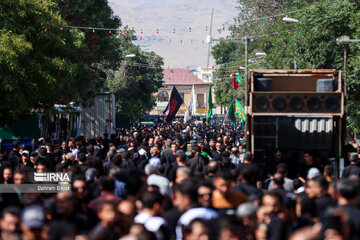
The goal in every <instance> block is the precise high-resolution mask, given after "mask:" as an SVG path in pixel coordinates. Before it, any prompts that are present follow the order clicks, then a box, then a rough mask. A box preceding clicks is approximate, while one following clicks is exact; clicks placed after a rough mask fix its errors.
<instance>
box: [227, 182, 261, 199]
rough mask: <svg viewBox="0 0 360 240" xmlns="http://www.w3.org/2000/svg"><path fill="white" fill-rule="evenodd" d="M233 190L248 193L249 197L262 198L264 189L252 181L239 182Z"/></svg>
mask: <svg viewBox="0 0 360 240" xmlns="http://www.w3.org/2000/svg"><path fill="white" fill-rule="evenodd" d="M233 190H235V191H239V192H242V193H244V194H246V195H247V196H248V197H249V198H256V199H261V197H262V191H261V190H260V189H258V188H256V187H255V186H254V185H251V184H250V183H247V182H244V183H238V184H237V185H236V186H235V187H233Z"/></svg>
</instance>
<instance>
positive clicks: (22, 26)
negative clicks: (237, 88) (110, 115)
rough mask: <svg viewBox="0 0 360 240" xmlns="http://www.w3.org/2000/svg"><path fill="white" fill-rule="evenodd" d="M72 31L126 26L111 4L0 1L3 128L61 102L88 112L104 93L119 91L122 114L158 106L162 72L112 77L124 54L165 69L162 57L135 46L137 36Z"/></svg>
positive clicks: (131, 71) (104, 0)
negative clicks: (102, 92) (92, 27)
mask: <svg viewBox="0 0 360 240" xmlns="http://www.w3.org/2000/svg"><path fill="white" fill-rule="evenodd" d="M54 1H55V2H54ZM68 26H82V27H83V26H94V27H97V28H99V27H100V28H101V27H102V28H112V29H118V28H120V26H121V21H120V18H119V17H116V16H114V15H113V12H112V10H111V8H110V6H109V5H108V1H107V0H77V1H73V0H53V1H52V0H41V1H39V0H2V1H1V2H0V29H1V30H0V84H1V86H2V87H1V88H0V100H1V102H2V103H3V104H1V106H0V126H2V125H6V124H8V123H11V122H14V121H18V120H20V119H22V118H23V117H25V116H27V115H28V114H29V113H30V112H31V110H32V109H44V110H46V109H50V108H52V107H53V105H54V104H56V103H58V104H64V105H67V104H69V103H70V102H75V104H76V105H83V106H87V105H88V104H89V103H90V102H91V101H89V100H91V99H92V98H93V97H94V96H95V95H96V93H97V92H101V91H112V92H114V93H115V95H116V98H117V99H118V102H117V105H118V107H119V113H120V114H122V115H124V116H129V117H135V116H137V115H138V114H141V113H143V112H144V111H147V110H149V109H150V108H151V107H152V106H153V104H154V102H155V101H154V99H153V97H152V94H153V93H154V92H156V91H157V89H158V88H159V87H160V86H161V79H162V71H161V70H160V69H159V70H153V69H150V70H147V69H144V68H142V69H139V70H137V69H136V70H134V69H128V70H126V74H125V76H126V77H116V78H114V73H115V72H116V70H118V69H119V67H120V62H121V61H123V56H124V55H125V54H124V52H131V53H136V55H137V58H136V59H133V61H137V62H140V63H147V64H152V65H156V66H161V65H162V64H163V62H162V59H161V58H160V57H158V56H157V55H155V54H154V53H144V52H142V51H141V50H140V49H139V48H138V47H136V46H135V45H134V44H133V43H132V41H133V40H134V39H135V37H129V36H125V34H124V33H122V34H121V37H117V36H116V34H115V33H112V34H109V32H107V31H96V32H95V33H93V32H92V30H91V29H90V30H88V29H77V28H71V27H68ZM61 28H62V29H63V30H61ZM124 31H127V32H128V33H132V31H130V30H129V29H128V28H125V30H124ZM117 81H118V82H117ZM117 83H119V84H117ZM122 86H124V88H122Z"/></svg>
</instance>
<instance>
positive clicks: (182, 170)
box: [176, 167, 191, 176]
mask: <svg viewBox="0 0 360 240" xmlns="http://www.w3.org/2000/svg"><path fill="white" fill-rule="evenodd" d="M176 173H178V174H180V175H182V176H184V175H185V176H190V174H191V169H190V168H189V167H179V168H178V169H177V170H176Z"/></svg>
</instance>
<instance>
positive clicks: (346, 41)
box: [336, 36, 360, 140]
mask: <svg viewBox="0 0 360 240" xmlns="http://www.w3.org/2000/svg"><path fill="white" fill-rule="evenodd" d="M336 42H338V43H341V44H343V45H344V117H343V128H342V131H343V134H342V135H343V136H342V137H343V140H346V137H347V131H346V116H347V99H346V97H347V48H348V46H349V44H350V43H352V42H360V39H350V37H349V36H342V37H341V38H337V39H336Z"/></svg>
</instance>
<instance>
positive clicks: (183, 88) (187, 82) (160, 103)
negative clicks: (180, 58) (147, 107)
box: [149, 69, 220, 116]
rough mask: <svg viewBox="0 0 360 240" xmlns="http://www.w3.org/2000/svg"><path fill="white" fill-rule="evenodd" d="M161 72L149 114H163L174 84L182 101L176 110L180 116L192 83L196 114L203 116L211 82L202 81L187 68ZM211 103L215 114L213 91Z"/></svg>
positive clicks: (184, 109) (206, 109) (189, 95)
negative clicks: (160, 84) (161, 76)
mask: <svg viewBox="0 0 360 240" xmlns="http://www.w3.org/2000/svg"><path fill="white" fill-rule="evenodd" d="M163 73H164V77H163V84H162V87H161V88H160V89H159V91H158V92H157V93H155V97H156V105H155V107H154V108H153V109H152V110H151V112H150V113H149V114H150V115H161V114H163V111H164V109H165V108H166V106H167V104H168V102H169V99H170V95H171V91H172V89H173V87H174V86H175V87H176V89H177V91H178V92H179V94H180V95H181V97H182V99H183V101H184V102H183V104H182V105H181V107H180V109H179V111H178V112H177V115H178V116H181V115H183V114H185V112H186V109H187V105H188V104H189V102H190V98H191V89H192V86H193V85H194V90H195V101H196V115H198V116H204V115H205V114H207V111H208V93H209V83H211V82H210V81H207V82H205V81H202V80H201V79H200V78H198V77H197V76H196V75H195V74H194V73H193V72H191V71H189V70H187V69H164V70H163ZM212 103H213V113H214V114H217V111H216V110H217V106H216V103H215V96H214V93H213V92H212ZM219 113H220V112H219ZM196 115H195V116H196Z"/></svg>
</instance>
